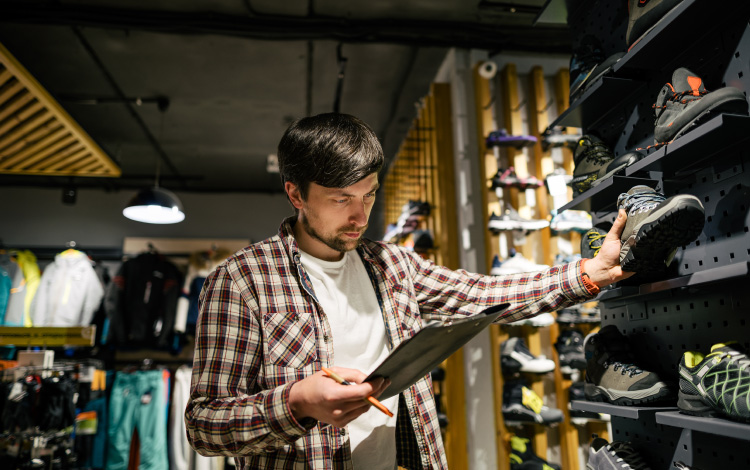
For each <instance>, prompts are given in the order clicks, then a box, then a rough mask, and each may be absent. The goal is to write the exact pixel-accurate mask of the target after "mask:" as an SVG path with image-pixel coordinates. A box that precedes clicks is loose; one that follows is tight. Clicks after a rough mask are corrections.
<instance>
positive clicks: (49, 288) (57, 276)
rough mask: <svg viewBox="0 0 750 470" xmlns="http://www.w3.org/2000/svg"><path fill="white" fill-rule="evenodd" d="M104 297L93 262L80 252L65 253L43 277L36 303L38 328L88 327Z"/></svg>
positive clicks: (33, 313) (34, 320)
mask: <svg viewBox="0 0 750 470" xmlns="http://www.w3.org/2000/svg"><path fill="white" fill-rule="evenodd" d="M103 296H104V289H103V288H102V285H101V282H99V278H98V277H97V276H96V272H94V266H93V263H92V261H91V260H90V259H89V258H88V256H86V254H85V253H82V252H80V251H77V250H65V251H64V252H62V253H60V254H58V255H57V256H55V262H54V263H52V264H50V265H49V266H47V268H46V269H45V270H44V273H43V274H42V279H41V281H40V283H39V289H38V290H37V293H36V296H35V297H34V301H33V302H32V304H33V305H32V322H33V324H34V326H87V325H89V324H91V318H92V317H93V316H94V312H95V311H96V309H97V308H98V307H99V304H100V303H101V301H102V297H103Z"/></svg>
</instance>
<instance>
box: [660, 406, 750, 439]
mask: <svg viewBox="0 0 750 470" xmlns="http://www.w3.org/2000/svg"><path fill="white" fill-rule="evenodd" d="M656 422H657V423H659V424H664V425H667V426H673V427H677V428H681V429H690V430H693V431H700V432H702V433H707V434H713V435H716V436H724V437H731V438H734V439H740V440H743V441H750V424H746V423H739V422H736V421H730V420H728V419H722V418H706V417H701V416H690V415H686V414H684V413H680V412H679V411H659V412H657V413H656Z"/></svg>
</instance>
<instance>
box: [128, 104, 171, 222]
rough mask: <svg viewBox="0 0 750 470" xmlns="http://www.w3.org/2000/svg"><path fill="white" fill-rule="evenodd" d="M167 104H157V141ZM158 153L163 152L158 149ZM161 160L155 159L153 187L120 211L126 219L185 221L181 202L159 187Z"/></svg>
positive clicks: (161, 130) (136, 196)
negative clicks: (158, 114)
mask: <svg viewBox="0 0 750 470" xmlns="http://www.w3.org/2000/svg"><path fill="white" fill-rule="evenodd" d="M168 104H169V102H168V101H167V102H166V104H164V103H160V104H159V111H161V123H160V126H159V140H161V136H162V133H163V130H164V111H166V109H167V106H168ZM157 150H158V151H159V153H163V150H161V148H159V147H158V145H157ZM160 166H161V158H159V156H158V155H157V157H156V177H155V181H154V187H152V188H145V189H142V190H140V191H138V193H137V194H136V195H135V196H133V198H132V199H130V202H128V205H127V207H125V209H123V210H122V215H124V216H125V217H127V218H128V219H131V220H135V221H137V222H143V223H146V224H176V223H178V222H182V221H183V220H185V211H184V210H183V209H182V202H180V199H179V198H178V197H177V195H176V194H174V193H173V192H172V191H167V190H166V189H163V188H160V187H159V167H160Z"/></svg>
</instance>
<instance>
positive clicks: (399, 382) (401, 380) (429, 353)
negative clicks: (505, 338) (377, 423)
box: [365, 304, 509, 400]
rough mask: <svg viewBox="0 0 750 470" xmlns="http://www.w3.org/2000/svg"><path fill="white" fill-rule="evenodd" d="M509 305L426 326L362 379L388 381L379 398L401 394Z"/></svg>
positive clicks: (496, 306) (497, 306)
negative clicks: (389, 383) (383, 379)
mask: <svg viewBox="0 0 750 470" xmlns="http://www.w3.org/2000/svg"><path fill="white" fill-rule="evenodd" d="M508 305H509V304H500V305H495V306H493V307H490V308H487V309H485V310H482V312H480V313H479V314H477V315H472V316H471V317H463V318H460V319H453V320H452V321H447V322H433V323H429V324H427V325H425V327H424V328H422V329H421V330H419V331H418V332H417V334H415V335H414V336H412V337H411V338H409V339H407V340H405V341H404V342H402V343H401V344H399V345H398V346H397V347H396V349H394V350H393V351H391V354H390V355H388V357H386V358H385V360H384V361H383V362H382V363H381V364H380V365H379V366H378V367H377V368H376V369H375V370H374V371H373V372H372V373H371V374H370V375H369V376H368V377H367V378H366V379H365V382H367V381H369V380H372V379H374V378H376V377H386V378H389V379H390V380H391V385H389V386H388V388H386V389H385V391H384V392H383V393H382V394H381V395H380V396H379V397H378V398H379V399H380V400H383V399H386V398H390V397H392V396H394V395H396V394H399V393H401V392H402V391H404V390H406V389H407V388H408V387H410V386H411V385H412V384H414V383H415V382H416V381H417V380H419V379H421V378H422V377H424V376H425V375H427V374H428V373H429V372H430V371H431V370H432V369H434V368H435V367H437V366H438V365H440V363H441V362H443V361H444V360H446V359H447V358H448V357H449V356H450V355H451V354H453V353H454V352H456V351H457V350H459V349H460V348H461V347H462V346H463V345H465V344H466V343H468V342H469V341H470V340H471V339H472V338H473V337H474V336H476V335H477V334H479V332H481V331H482V330H484V329H485V328H486V327H487V326H488V325H489V324H490V323H492V322H493V321H495V320H496V319H497V318H498V317H499V316H500V315H501V314H502V313H503V312H504V311H505V309H506V308H508Z"/></svg>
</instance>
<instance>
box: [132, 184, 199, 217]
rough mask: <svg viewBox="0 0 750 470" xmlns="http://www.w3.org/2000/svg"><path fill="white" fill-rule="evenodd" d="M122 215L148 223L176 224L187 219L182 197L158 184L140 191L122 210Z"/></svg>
mask: <svg viewBox="0 0 750 470" xmlns="http://www.w3.org/2000/svg"><path fill="white" fill-rule="evenodd" d="M122 215H124V216H125V217H127V218H128V219H131V220H135V221H138V222H144V223H147V224H176V223H178V222H182V221H183V220H185V212H184V211H183V209H182V203H181V202H180V199H179V198H178V197H177V196H176V195H175V194H174V193H173V192H172V191H167V190H166V189H162V188H159V187H158V186H154V187H153V188H145V189H142V190H140V191H138V193H137V194H136V195H135V196H133V198H132V199H131V200H130V202H128V206H127V207H126V208H125V209H123V210H122Z"/></svg>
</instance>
